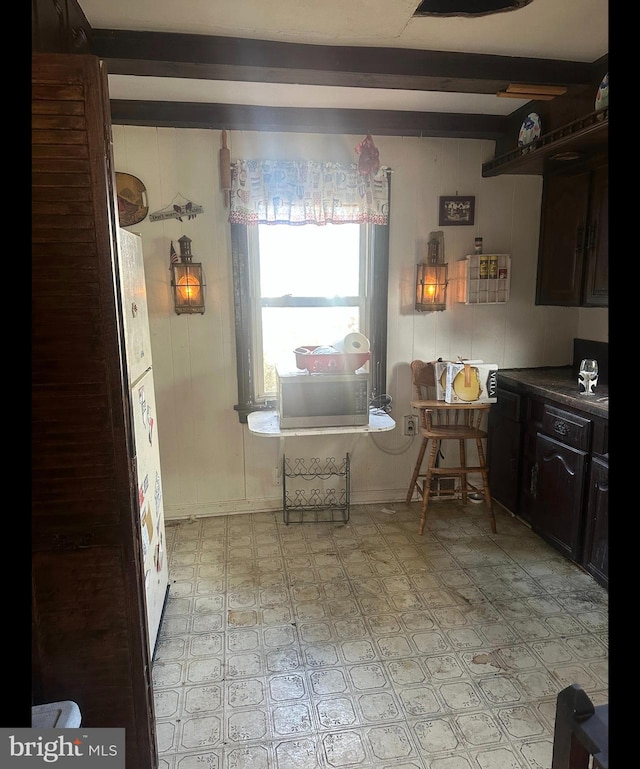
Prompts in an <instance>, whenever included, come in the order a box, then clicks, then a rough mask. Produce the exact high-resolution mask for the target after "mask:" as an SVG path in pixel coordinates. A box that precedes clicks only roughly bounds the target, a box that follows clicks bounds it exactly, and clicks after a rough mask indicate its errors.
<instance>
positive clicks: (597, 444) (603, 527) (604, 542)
mask: <svg viewBox="0 0 640 769" xmlns="http://www.w3.org/2000/svg"><path fill="white" fill-rule="evenodd" d="M607 443H608V420H607V419H606V418H602V417H598V416H593V415H591V414H586V413H583V412H577V411H572V410H570V407H569V409H568V408H567V407H566V406H565V405H564V404H563V405H562V406H560V404H559V403H557V402H555V401H552V400H550V399H546V398H542V397H540V396H528V395H525V394H524V393H522V392H520V393H517V392H513V391H510V390H508V389H506V388H504V387H501V386H499V387H498V402H497V404H496V407H494V408H493V409H492V410H491V413H490V417H489V441H488V457H489V468H490V485H491V494H492V497H493V498H494V499H495V500H496V501H497V502H499V503H500V504H501V505H502V506H503V507H505V508H506V509H507V510H509V512H511V513H513V514H514V515H517V516H518V518H520V519H521V520H522V521H524V522H525V523H527V524H528V525H530V526H531V529H532V530H533V531H534V532H535V533H536V534H538V535H539V536H540V537H542V538H543V539H544V540H545V541H546V542H548V543H549V544H550V545H552V546H553V547H554V548H555V549H556V550H558V551H559V552H560V553H562V554H563V555H565V556H566V557H567V558H568V559H570V560H571V561H573V562H574V563H577V564H579V565H580V566H582V568H584V569H585V571H587V572H588V573H589V574H591V575H592V576H593V577H594V579H595V580H596V581H597V582H598V583H599V584H600V585H602V586H603V587H606V588H608V582H609V578H608V568H609V556H608V552H609V538H608V524H609V521H608V510H609V506H608V492H609V480H608V471H609V465H608V448H607Z"/></svg>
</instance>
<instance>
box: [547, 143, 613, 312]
mask: <svg viewBox="0 0 640 769" xmlns="http://www.w3.org/2000/svg"><path fill="white" fill-rule="evenodd" d="M608 179H609V175H608V160H607V158H606V157H601V158H600V159H598V160H592V161H590V162H589V164H581V165H579V166H575V165H572V167H571V169H566V170H560V171H554V172H549V173H547V174H545V178H544V186H543V193H542V216H541V220H540V251H539V255H538V282H537V290H536V304H544V305H561V306H569V307H581V306H582V307H606V306H608V301H609V299H608V285H609V251H608V235H609V208H608V205H609V204H608Z"/></svg>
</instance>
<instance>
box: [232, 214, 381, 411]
mask: <svg viewBox="0 0 640 769" xmlns="http://www.w3.org/2000/svg"><path fill="white" fill-rule="evenodd" d="M230 227H231V261H232V266H233V304H234V319H235V332H236V372H237V378H238V403H237V404H236V405H235V406H234V409H235V411H237V412H238V418H239V421H240V423H242V424H246V422H247V417H248V415H249V414H250V413H251V412H253V411H265V410H269V409H273V408H274V406H275V402H274V401H268V400H267V401H264V402H260V401H259V400H258V399H257V397H256V389H255V377H254V374H253V360H254V357H255V348H254V344H255V342H254V323H253V300H252V296H251V270H250V261H249V259H250V256H249V234H248V225H245V224H231V225H230ZM370 240H371V243H370V244H369V247H370V249H371V269H370V271H369V275H368V281H369V286H368V293H369V297H370V315H369V327H368V336H369V340H370V342H371V359H370V361H369V369H370V373H369V376H370V378H371V397H372V398H375V397H379V396H381V395H385V394H386V392H387V307H388V298H387V291H388V281H389V226H388V225H386V226H383V225H377V224H374V225H371V238H370Z"/></svg>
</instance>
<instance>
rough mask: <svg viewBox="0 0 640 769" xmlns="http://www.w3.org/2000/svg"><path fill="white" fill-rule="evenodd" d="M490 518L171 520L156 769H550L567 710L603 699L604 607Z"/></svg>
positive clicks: (436, 507)
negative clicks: (567, 705)
mask: <svg viewBox="0 0 640 769" xmlns="http://www.w3.org/2000/svg"><path fill="white" fill-rule="evenodd" d="M495 508H496V519H497V529H498V533H497V534H492V533H491V530H490V527H489V523H488V517H487V515H486V509H485V507H484V504H481V505H473V504H468V505H466V506H463V505H462V503H461V502H459V501H450V500H448V501H437V502H433V503H432V504H431V506H430V509H429V518H428V520H427V525H426V528H425V532H424V535H423V536H419V535H418V518H419V503H417V502H415V503H411V504H409V505H407V504H404V503H397V504H393V505H392V504H388V503H385V504H370V505H359V506H353V507H352V508H351V511H350V517H349V521H348V523H346V524H345V523H307V522H304V523H291V524H289V525H285V524H284V523H283V521H282V513H281V512H275V513H274V512H272V513H255V514H243V515H225V516H219V517H210V518H201V519H196V520H194V521H181V522H172V523H169V524H168V526H167V532H166V539H167V556H168V558H169V578H170V591H169V596H168V599H167V605H166V609H165V614H164V618H163V620H162V624H161V628H160V633H159V638H158V644H157V647H156V653H155V658H154V664H153V681H154V698H155V710H156V725H157V740H158V750H159V755H160V762H159V766H160V769H550V768H551V757H552V744H553V728H554V718H555V705H556V697H557V695H558V693H559V692H560V691H561V690H562V689H564V688H565V687H567V686H569V685H570V684H573V683H577V684H579V685H580V686H581V687H582V688H583V689H584V690H585V691H586V692H587V694H588V695H589V697H590V699H591V701H592V702H593V704H594V705H601V704H604V703H606V702H608V594H607V591H606V590H604V589H603V588H602V587H600V586H599V585H598V584H597V583H596V582H595V580H593V579H592V577H591V576H589V575H588V574H586V573H584V572H583V571H582V570H581V569H579V568H578V567H577V566H575V565H573V564H572V563H570V562H569V561H567V560H566V559H565V558H564V557H563V556H561V555H560V554H559V553H557V552H556V551H555V550H553V549H552V548H551V547H550V546H548V545H547V544H546V543H545V542H544V541H543V540H541V539H540V538H539V537H538V536H537V535H535V534H533V533H532V532H531V531H530V530H529V529H528V528H527V527H526V526H525V525H524V524H523V523H522V522H520V521H519V520H518V519H517V518H513V517H512V516H510V515H509V514H507V513H506V512H505V511H504V510H502V508H500V507H499V506H498V505H496V506H495ZM385 510H387V511H389V510H391V511H392V512H385Z"/></svg>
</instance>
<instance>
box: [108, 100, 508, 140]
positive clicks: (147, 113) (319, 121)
mask: <svg viewBox="0 0 640 769" xmlns="http://www.w3.org/2000/svg"><path fill="white" fill-rule="evenodd" d="M110 104H111V122H112V123H113V124H114V125H138V126H169V127H173V128H214V129H223V128H224V129H227V130H233V131H285V132H286V131H293V132H303V133H323V134H327V133H336V134H349V133H354V134H361V133H368V132H369V131H370V132H371V133H375V134H376V135H378V136H441V137H450V138H459V139H491V140H494V141H495V140H497V139H498V138H499V137H500V136H501V135H502V133H503V132H504V130H505V127H506V125H507V118H506V117H496V116H494V115H467V114H455V113H433V112H403V111H395V110H365V109H319V108H303V107H256V106H250V105H242V104H240V105H235V104H198V103H190V102H163V101H133V100H126V99H112V100H111V102H110Z"/></svg>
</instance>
